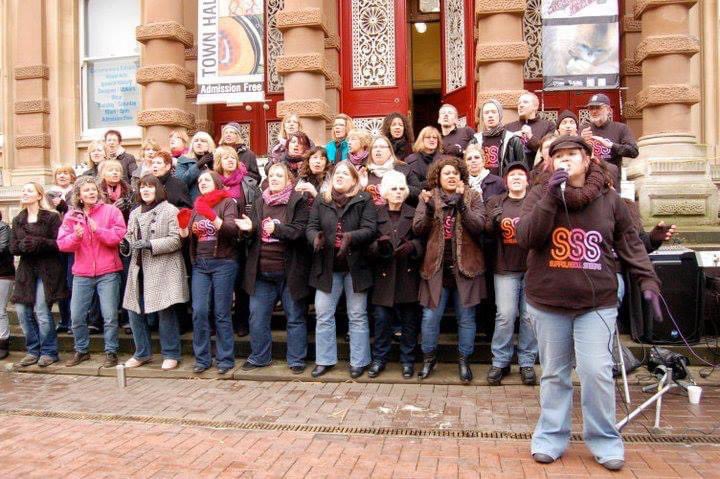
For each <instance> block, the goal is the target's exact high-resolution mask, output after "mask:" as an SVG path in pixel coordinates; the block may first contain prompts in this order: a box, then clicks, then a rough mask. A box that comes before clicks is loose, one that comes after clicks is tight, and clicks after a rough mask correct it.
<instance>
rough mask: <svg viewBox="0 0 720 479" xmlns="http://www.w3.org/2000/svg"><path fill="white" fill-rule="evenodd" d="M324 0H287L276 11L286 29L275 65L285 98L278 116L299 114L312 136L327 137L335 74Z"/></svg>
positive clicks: (278, 24)
mask: <svg viewBox="0 0 720 479" xmlns="http://www.w3.org/2000/svg"><path fill="white" fill-rule="evenodd" d="M324 4H325V2H324V0H285V8H284V9H283V10H281V11H280V12H278V14H277V28H278V29H279V30H280V31H282V32H283V54H282V55H281V56H278V57H277V59H276V61H275V65H276V67H277V71H278V73H279V74H280V75H282V76H283V89H284V93H285V97H284V100H282V101H279V102H278V104H277V115H278V116H279V117H281V118H282V117H284V116H285V115H287V114H289V113H296V114H297V115H298V116H300V117H301V118H302V119H303V127H304V129H305V132H306V133H307V134H308V136H309V137H310V138H313V139H314V140H318V141H322V140H323V139H324V138H325V127H326V122H329V121H330V120H331V117H332V115H331V111H330V107H329V106H328V103H327V101H326V94H325V88H326V84H327V81H328V80H331V78H332V74H331V73H330V70H329V68H328V65H327V62H326V57H325V39H326V38H327V37H328V28H327V25H328V20H327V16H326V14H325V13H324V10H323V7H324Z"/></svg>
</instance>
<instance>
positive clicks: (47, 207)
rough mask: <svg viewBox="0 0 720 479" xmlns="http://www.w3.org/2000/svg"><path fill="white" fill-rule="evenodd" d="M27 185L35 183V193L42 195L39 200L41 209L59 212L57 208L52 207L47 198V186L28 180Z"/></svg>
mask: <svg viewBox="0 0 720 479" xmlns="http://www.w3.org/2000/svg"><path fill="white" fill-rule="evenodd" d="M25 184H26V185H33V188H35V193H37V194H38V195H39V196H40V199H39V200H38V206H39V207H40V209H41V210H45V211H52V212H53V213H57V211H55V209H53V208H52V207H50V204H48V202H47V198H45V188H43V186H42V185H41V184H40V183H38V182H36V181H28V182H27V183H25ZM22 209H27V207H25V206H23V208H22Z"/></svg>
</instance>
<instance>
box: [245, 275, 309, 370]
mask: <svg viewBox="0 0 720 479" xmlns="http://www.w3.org/2000/svg"><path fill="white" fill-rule="evenodd" d="M278 299H281V300H282V305H283V310H284V311H285V317H286V318H287V363H288V366H289V367H293V366H304V365H305V356H307V324H306V322H305V301H296V300H294V299H293V298H292V295H291V294H290V290H289V288H288V285H287V281H286V280H285V273H259V274H258V275H257V278H256V279H255V293H254V294H253V295H252V296H250V348H251V354H250V356H249V357H248V362H250V363H251V364H254V365H256V366H266V365H268V364H270V362H271V361H272V331H271V329H270V320H271V317H272V312H273V308H274V307H275V303H276V302H277V300H278Z"/></svg>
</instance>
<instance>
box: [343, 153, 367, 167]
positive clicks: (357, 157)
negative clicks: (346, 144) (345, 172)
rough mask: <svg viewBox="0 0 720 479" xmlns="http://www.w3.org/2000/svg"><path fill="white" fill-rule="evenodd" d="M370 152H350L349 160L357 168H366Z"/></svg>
mask: <svg viewBox="0 0 720 479" xmlns="http://www.w3.org/2000/svg"><path fill="white" fill-rule="evenodd" d="M367 157H368V152H367V151H365V150H363V151H360V152H358V153H353V152H350V153H348V160H350V163H352V164H353V165H354V166H355V168H359V167H361V166H365V160H367Z"/></svg>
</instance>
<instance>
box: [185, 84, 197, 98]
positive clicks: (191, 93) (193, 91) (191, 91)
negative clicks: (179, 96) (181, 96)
mask: <svg viewBox="0 0 720 479" xmlns="http://www.w3.org/2000/svg"><path fill="white" fill-rule="evenodd" d="M197 94H198V87H197V85H195V86H193V87H192V88H188V89H187V90H185V98H197Z"/></svg>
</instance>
